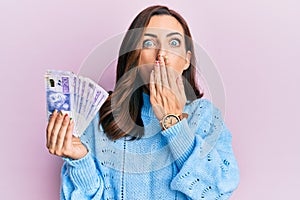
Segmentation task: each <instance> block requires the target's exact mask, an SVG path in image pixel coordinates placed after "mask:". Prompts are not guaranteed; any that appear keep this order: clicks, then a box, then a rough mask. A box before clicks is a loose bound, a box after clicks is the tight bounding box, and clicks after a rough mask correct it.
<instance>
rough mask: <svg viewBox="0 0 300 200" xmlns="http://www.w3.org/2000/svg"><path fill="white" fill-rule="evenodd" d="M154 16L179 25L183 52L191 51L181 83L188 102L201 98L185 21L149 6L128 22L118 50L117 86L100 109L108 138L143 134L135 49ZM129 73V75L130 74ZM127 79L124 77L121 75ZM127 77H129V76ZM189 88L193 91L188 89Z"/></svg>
mask: <svg viewBox="0 0 300 200" xmlns="http://www.w3.org/2000/svg"><path fill="white" fill-rule="evenodd" d="M154 15H170V16H173V17H175V18H176V19H177V20H178V22H179V23H180V24H181V25H182V27H183V30H184V34H185V44H186V51H188V50H190V51H191V52H192V57H191V61H190V63H191V64H190V66H189V68H188V69H187V70H185V71H184V72H183V74H182V75H183V77H184V78H183V80H184V86H185V93H186V97H187V100H194V99H195V98H201V97H202V96H203V93H201V92H200V91H199V89H198V87H197V84H196V82H195V74H196V68H195V63H196V61H195V54H194V46H193V41H192V37H191V33H190V30H189V28H188V25H187V23H186V21H185V20H184V19H183V18H182V17H181V16H180V15H179V14H178V13H177V12H175V11H173V10H170V9H169V8H168V7H165V6H159V5H157V6H151V7H148V8H146V9H144V10H143V11H142V12H140V13H139V14H138V15H137V16H136V17H135V19H134V20H133V22H132V23H131V25H130V27H129V29H128V31H127V32H126V34H125V37H124V39H123V42H122V44H121V47H120V51H119V58H118V64H117V74H116V86H115V90H114V92H110V95H109V97H108V98H107V100H106V102H105V103H104V104H103V105H102V107H101V109H100V112H99V114H100V121H99V126H100V124H101V125H102V127H103V129H104V131H105V133H106V135H107V137H108V138H109V139H112V140H116V139H119V138H121V137H123V136H126V135H129V134H130V135H131V136H132V139H135V138H141V137H142V136H143V134H144V129H143V121H142V119H141V108H142V106H143V87H140V83H141V82H142V80H141V78H140V76H139V72H138V67H136V66H137V65H138V60H139V56H140V49H139V48H138V45H139V42H140V39H141V38H142V34H143V31H135V30H137V29H139V28H141V29H143V28H145V27H146V26H147V25H148V23H149V21H150V19H151V17H152V16H154ZM129 72H130V73H129ZM125 73H126V74H127V75H126V76H123V75H124V74H125ZM128 74H130V75H128ZM189 88H192V89H189Z"/></svg>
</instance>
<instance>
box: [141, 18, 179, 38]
mask: <svg viewBox="0 0 300 200" xmlns="http://www.w3.org/2000/svg"><path fill="white" fill-rule="evenodd" d="M146 30H151V31H159V32H161V31H162V32H170V31H175V32H179V33H181V34H182V35H184V31H183V28H182V26H181V24H180V23H179V22H178V21H177V19H176V18H175V17H173V16H170V15H155V16H153V17H151V19H150V21H149V24H148V26H147V27H146Z"/></svg>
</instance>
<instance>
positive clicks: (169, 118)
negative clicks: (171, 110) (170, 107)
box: [159, 113, 188, 130]
mask: <svg viewBox="0 0 300 200" xmlns="http://www.w3.org/2000/svg"><path fill="white" fill-rule="evenodd" d="M183 118H188V114H187V113H182V114H180V115H176V114H167V115H165V116H164V117H163V118H162V120H160V122H159V123H160V125H161V128H162V129H163V130H166V129H167V128H170V127H171V126H173V125H175V124H176V123H178V122H179V121H181V120H182V119H183Z"/></svg>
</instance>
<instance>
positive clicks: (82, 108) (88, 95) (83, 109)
mask: <svg viewBox="0 0 300 200" xmlns="http://www.w3.org/2000/svg"><path fill="white" fill-rule="evenodd" d="M45 83H46V98H47V117H48V119H49V117H50V115H51V113H53V111H54V110H55V109H56V110H58V111H61V112H62V113H63V114H68V115H69V116H70V117H71V118H72V120H74V122H75V128H74V132H73V135H75V136H76V137H80V136H81V134H82V133H83V131H84V130H85V129H86V128H87V126H88V125H89V123H90V122H91V121H92V119H93V118H94V117H95V115H96V114H97V112H98V111H99V109H100V107H101V106H102V104H103V103H104V102H105V100H106V99H107V97H108V93H107V92H106V91H105V90H104V89H103V88H102V87H101V86H99V85H98V84H97V83H96V82H94V81H93V80H91V79H89V78H87V77H82V76H77V75H76V74H74V73H73V72H69V71H58V70H48V71H47V72H46V74H45Z"/></svg>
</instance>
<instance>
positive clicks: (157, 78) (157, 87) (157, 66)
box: [154, 63, 162, 95]
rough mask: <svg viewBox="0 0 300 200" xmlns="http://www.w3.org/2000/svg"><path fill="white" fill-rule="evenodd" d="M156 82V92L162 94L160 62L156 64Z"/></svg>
mask: <svg viewBox="0 0 300 200" xmlns="http://www.w3.org/2000/svg"><path fill="white" fill-rule="evenodd" d="M154 82H155V89H156V94H157V95H158V94H161V90H162V84H161V75H160V66H159V64H158V63H156V64H155V65H154Z"/></svg>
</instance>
